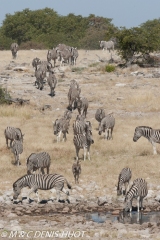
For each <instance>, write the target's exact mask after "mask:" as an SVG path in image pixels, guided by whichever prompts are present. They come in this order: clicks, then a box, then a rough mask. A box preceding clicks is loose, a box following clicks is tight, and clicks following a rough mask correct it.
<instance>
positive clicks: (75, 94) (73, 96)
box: [67, 85, 81, 111]
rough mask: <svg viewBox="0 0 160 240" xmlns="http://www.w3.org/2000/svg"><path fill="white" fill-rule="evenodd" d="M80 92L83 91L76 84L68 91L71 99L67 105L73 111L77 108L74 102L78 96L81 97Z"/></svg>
mask: <svg viewBox="0 0 160 240" xmlns="http://www.w3.org/2000/svg"><path fill="white" fill-rule="evenodd" d="M80 93H81V89H80V88H77V87H75V85H73V86H72V87H70V89H69V91H68V101H69V105H68V107H67V109H68V110H70V111H72V110H73V109H75V107H74V102H75V101H76V98H78V97H79V95H80Z"/></svg>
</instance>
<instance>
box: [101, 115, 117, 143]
mask: <svg viewBox="0 0 160 240" xmlns="http://www.w3.org/2000/svg"><path fill="white" fill-rule="evenodd" d="M114 125H115V118H114V117H113V115H112V114H108V115H107V116H106V117H104V118H103V119H102V121H101V122H100V125H99V135H101V133H102V131H103V132H105V135H104V139H107V140H110V139H113V137H112V132H113V128H114Z"/></svg>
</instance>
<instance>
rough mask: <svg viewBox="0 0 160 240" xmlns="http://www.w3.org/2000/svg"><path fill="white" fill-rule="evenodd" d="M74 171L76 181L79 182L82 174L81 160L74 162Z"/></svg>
mask: <svg viewBox="0 0 160 240" xmlns="http://www.w3.org/2000/svg"><path fill="white" fill-rule="evenodd" d="M72 173H73V176H74V180H75V183H79V175H80V174H81V164H80V161H79V160H77V161H76V162H75V163H73V165H72Z"/></svg>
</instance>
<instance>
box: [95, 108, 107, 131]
mask: <svg viewBox="0 0 160 240" xmlns="http://www.w3.org/2000/svg"><path fill="white" fill-rule="evenodd" d="M105 115H106V114H105V111H104V109H102V108H98V109H97V111H96V113H95V119H96V120H97V121H98V122H99V125H100V122H101V121H102V119H103V118H104V117H105ZM98 127H99V126H98Z"/></svg>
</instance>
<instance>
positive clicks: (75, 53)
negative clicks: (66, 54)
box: [71, 47, 78, 65]
mask: <svg viewBox="0 0 160 240" xmlns="http://www.w3.org/2000/svg"><path fill="white" fill-rule="evenodd" d="M77 58H78V50H77V48H73V47H72V56H71V64H72V65H76V60H77Z"/></svg>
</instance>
